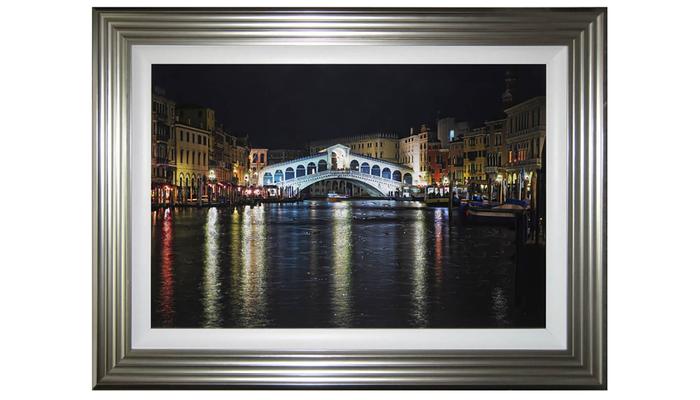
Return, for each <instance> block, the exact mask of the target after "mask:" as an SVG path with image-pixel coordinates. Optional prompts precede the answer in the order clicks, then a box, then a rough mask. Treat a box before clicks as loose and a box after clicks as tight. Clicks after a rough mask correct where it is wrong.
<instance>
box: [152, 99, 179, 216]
mask: <svg viewBox="0 0 700 400" xmlns="http://www.w3.org/2000/svg"><path fill="white" fill-rule="evenodd" d="M151 107H152V109H151V115H152V117H151V202H152V203H154V204H163V205H165V204H172V203H173V201H174V199H173V197H174V193H173V189H174V187H173V184H174V183H175V182H174V180H175V170H176V163H175V140H174V139H175V138H174V134H173V124H174V123H175V102H174V101H172V100H169V99H167V98H166V97H165V93H164V92H163V91H162V90H161V89H159V88H156V89H155V90H154V92H153V98H152V104H151Z"/></svg>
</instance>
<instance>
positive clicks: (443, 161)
mask: <svg viewBox="0 0 700 400" xmlns="http://www.w3.org/2000/svg"><path fill="white" fill-rule="evenodd" d="M448 160H449V149H443V148H442V143H441V142H440V141H435V142H429V143H428V151H427V164H428V182H427V183H428V184H429V185H435V186H447V185H449V169H448V165H447V163H448Z"/></svg>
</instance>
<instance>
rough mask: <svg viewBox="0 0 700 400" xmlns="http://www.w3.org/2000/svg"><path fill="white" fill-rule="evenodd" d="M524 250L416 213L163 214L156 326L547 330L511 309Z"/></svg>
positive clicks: (329, 206) (362, 205) (372, 205)
mask: <svg viewBox="0 0 700 400" xmlns="http://www.w3.org/2000/svg"><path fill="white" fill-rule="evenodd" d="M517 248H518V246H516V243H515V232H514V230H513V229H510V228H507V227H491V226H468V225H463V224H452V225H450V224H449V223H448V216H447V210H446V209H444V208H437V209H432V208H426V207H424V206H423V204H421V203H413V202H399V203H396V202H392V201H342V202H335V203H329V202H326V201H305V202H302V203H297V204H280V205H278V204H266V205H263V206H258V207H254V208H250V207H244V208H237V209H231V208H218V209H217V208H201V209H197V208H187V209H174V210H158V211H154V212H153V213H152V245H151V250H152V274H151V298H152V307H151V319H152V326H153V327H155V328H159V327H181V328H192V327H202V328H204V327H226V328H253V327H268V328H276V327H277V328H329V327H352V328H414V327H435V328H438V327H439V328H477V327H521V326H543V324H544V322H543V321H544V310H543V309H541V310H539V311H538V312H537V313H536V314H537V315H533V314H532V312H530V313H529V314H527V313H525V312H524V311H523V309H522V306H521V305H520V304H519V303H520V301H516V298H518V296H516V295H517V293H519V291H521V290H522V289H521V288H519V285H520V286H522V282H520V283H519V282H517V279H516V276H518V274H516V265H517V264H518V262H517V260H518V259H519V258H518V257H516V250H517Z"/></svg>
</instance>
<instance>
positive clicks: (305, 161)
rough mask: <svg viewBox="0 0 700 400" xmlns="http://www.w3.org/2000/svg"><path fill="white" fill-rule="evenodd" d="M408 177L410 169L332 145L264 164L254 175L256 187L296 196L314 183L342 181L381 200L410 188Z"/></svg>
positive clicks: (410, 173)
mask: <svg viewBox="0 0 700 400" xmlns="http://www.w3.org/2000/svg"><path fill="white" fill-rule="evenodd" d="M412 174H413V170H411V169H410V168H407V167H405V166H403V165H399V164H395V163H391V162H387V161H384V160H380V159H377V158H372V157H367V156H364V155H361V154H356V153H353V152H351V151H350V148H349V147H347V146H343V145H341V144H336V145H333V146H330V147H328V148H327V149H325V150H324V151H321V152H319V153H317V154H314V155H311V156H308V157H303V158H298V159H296V160H290V161H285V162H283V163H278V164H273V165H268V166H267V167H265V168H263V169H262V170H260V171H259V172H258V185H266V186H270V185H274V186H277V187H278V188H280V189H283V190H287V191H292V192H293V193H299V192H301V191H302V190H303V189H305V188H307V187H308V186H311V185H313V184H314V183H317V182H321V181H324V180H328V179H344V180H349V181H352V182H353V183H354V184H357V185H358V186H360V187H362V188H363V189H365V190H366V191H367V193H369V194H370V195H373V196H377V197H385V196H392V195H393V194H394V193H396V192H398V191H400V190H401V188H402V187H403V186H411V185H413V175H412Z"/></svg>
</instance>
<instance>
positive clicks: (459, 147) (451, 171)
mask: <svg viewBox="0 0 700 400" xmlns="http://www.w3.org/2000/svg"><path fill="white" fill-rule="evenodd" d="M464 157H465V152H464V136H458V137H456V138H454V139H453V140H452V141H451V142H450V145H449V148H448V150H447V159H448V163H447V164H448V167H447V169H448V178H449V179H450V182H452V185H453V186H454V188H456V189H457V190H458V191H459V190H460V189H462V188H464V185H465V181H464Z"/></svg>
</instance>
